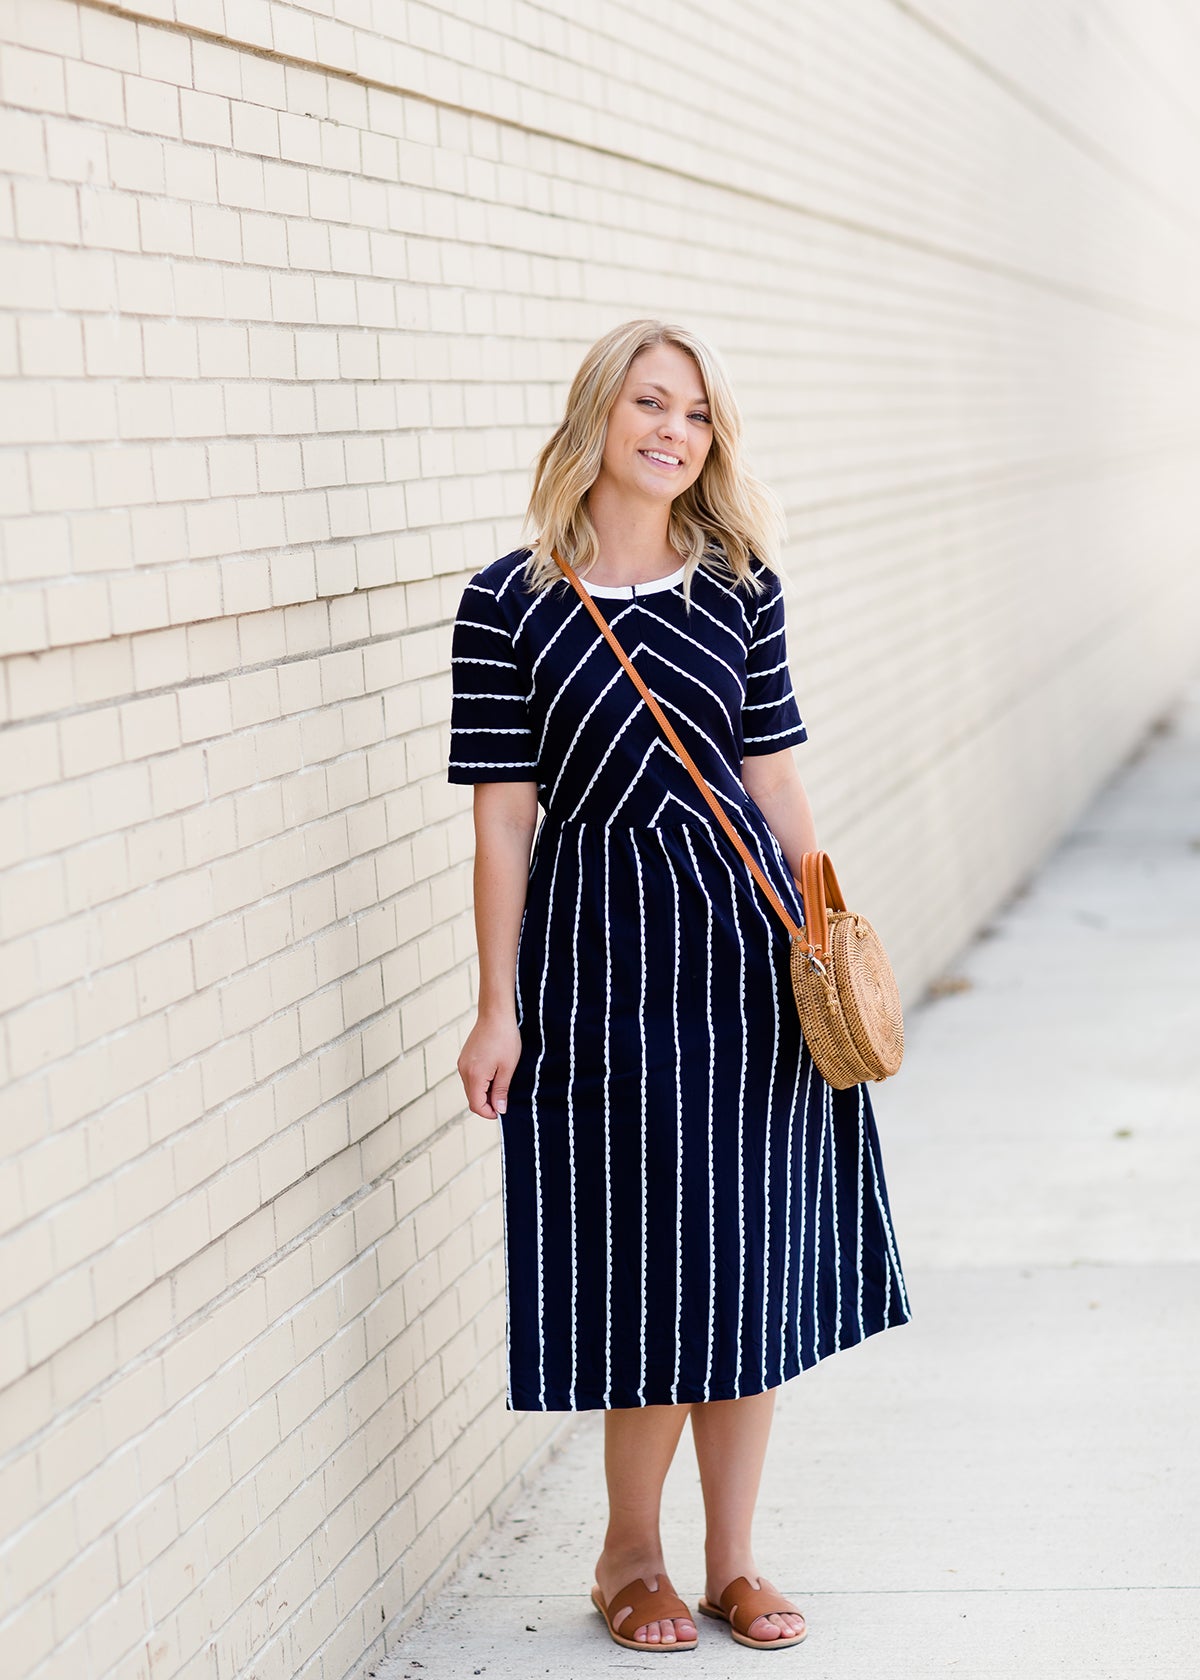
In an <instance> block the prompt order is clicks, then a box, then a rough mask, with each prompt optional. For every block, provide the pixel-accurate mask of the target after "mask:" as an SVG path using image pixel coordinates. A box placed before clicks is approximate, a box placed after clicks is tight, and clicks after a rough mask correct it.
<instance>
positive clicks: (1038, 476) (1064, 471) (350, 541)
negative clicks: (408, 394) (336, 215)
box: [0, 427, 1194, 739]
mask: <svg viewBox="0 0 1200 1680" xmlns="http://www.w3.org/2000/svg"><path fill="white" fill-rule="evenodd" d="M412 430H413V431H414V432H428V431H429V430H430V428H428V427H425V428H413V429H412ZM434 430H435V431H436V430H437V428H435V429H434ZM297 435H301V434H297ZM317 435H322V436H323V435H324V434H317ZM346 435H347V436H351V435H353V434H346ZM368 435H370V436H377V435H391V434H377V433H374V432H372V433H370V434H368ZM131 441H132V440H131ZM144 441H145V440H137V442H138V446H139V447H140V446H142V445H143V443H144ZM155 441H156V442H158V443H159V444H162V443H170V442H173V441H176V440H173V439H158V440H150V442H151V443H153V442H155ZM179 441H183V440H179ZM198 441H199V442H201V443H202V444H208V443H217V444H219V443H222V442H224V441H226V440H225V439H222V438H206V439H202V440H198ZM12 447H14V448H19V447H25V446H17V445H14V446H12ZM29 447H34V446H29ZM62 447H63V448H64V449H65V448H68V447H70V446H68V445H63V446H62ZM1192 447H1194V445H1192V444H1189V442H1188V439H1187V432H1186V431H1185V430H1182V431H1180V432H1179V433H1178V434H1177V435H1176V434H1172V435H1171V436H1169V437H1167V438H1164V439H1161V440H1159V441H1157V442H1154V443H1151V444H1148V445H1145V446H1143V447H1140V448H1130V449H1124V450H1119V451H1118V450H1109V451H1108V452H1107V453H1105V452H1101V451H1099V450H1093V451H1091V452H1089V453H1088V454H1086V455H1084V454H1079V453H1075V454H1070V455H1064V456H1061V457H1060V458H1059V459H1058V461H1057V462H1056V463H1054V464H1053V465H1047V463H1046V456H1045V454H1044V453H1043V454H1039V455H1037V456H1030V457H1029V458H1028V460H1027V461H1026V462H1024V463H1022V464H1021V465H1018V466H1015V467H1013V466H1000V467H991V466H982V467H980V468H976V469H969V470H968V471H966V472H957V473H953V474H945V473H942V474H939V475H936V476H926V477H925V478H923V479H921V480H920V481H918V482H917V483H916V484H915V485H914V484H912V483H911V482H905V483H901V484H895V485H890V486H885V487H884V488H881V489H879V490H874V491H866V492H856V493H855V495H854V496H853V497H849V496H837V497H830V498H827V499H825V500H820V501H808V502H804V503H790V504H787V506H786V509H785V511H786V512H787V513H788V514H789V515H790V516H791V515H794V516H806V515H810V514H812V513H814V512H820V511H821V510H822V509H825V508H838V507H843V506H845V507H851V508H853V507H858V506H860V505H863V504H867V503H871V502H886V501H887V499H888V498H894V497H897V496H911V495H913V494H920V493H923V492H925V491H927V490H928V489H929V488H930V487H938V486H945V487H947V488H948V489H949V490H951V492H952V494H951V495H950V496H949V497H948V498H947V500H945V501H943V502H940V503H937V504H929V506H930V508H931V509H932V508H933V507H944V506H948V505H956V502H961V501H962V500H963V499H964V497H966V496H968V495H969V496H971V497H977V496H978V492H979V487H980V485H981V484H990V485H995V486H1004V485H1005V484H1011V485H1015V486H1018V487H1019V486H1021V485H1022V484H1034V485H1055V484H1065V483H1073V482H1078V481H1079V480H1080V479H1081V478H1086V477H1087V476H1088V475H1089V474H1091V475H1093V476H1095V475H1097V474H1107V473H1109V472H1111V471H1113V470H1114V469H1120V468H1122V467H1131V468H1135V467H1136V466H1137V465H1138V464H1139V463H1145V462H1154V461H1156V460H1160V459H1163V458H1164V457H1170V456H1171V455H1173V454H1175V453H1177V452H1180V451H1183V450H1186V449H1188V448H1192ZM518 470H521V471H524V470H525V469H518V468H516V467H511V468H503V469H500V471H501V473H502V474H506V473H514V474H515V473H516V472H517V471H518ZM453 476H462V477H472V476H486V477H493V476H495V475H494V474H484V475H477V474H476V475H471V474H465V475H453ZM422 482H424V481H422ZM958 486H962V490H961V493H960V494H959V495H958V496H957V497H956V496H954V494H953V491H954V489H955V488H957V487H958ZM390 487H392V486H391V485H390V484H389V481H387V480H377V481H375V482H374V484H372V485H369V486H360V485H345V486H321V487H317V488H315V489H300V490H295V491H261V492H257V493H254V492H251V493H250V494H248V495H247V496H241V497H224V496H217V497H194V498H192V499H191V501H190V502H187V503H183V502H171V503H162V504H155V503H145V504H141V503H139V504H138V506H139V507H142V506H144V507H147V508H149V507H154V506H158V505H161V506H165V507H183V506H196V505H201V504H205V503H207V502H210V501H245V500H251V499H253V497H254V495H255V494H258V495H262V496H275V497H279V498H280V499H286V498H287V497H288V496H291V495H319V494H321V493H322V492H323V491H324V490H328V489H349V490H354V489H363V488H367V489H369V488H390ZM105 511H109V510H105V509H95V508H78V509H74V510H58V511H57V512H56V513H55V514H48V515H46V516H45V517H63V518H71V517H76V516H78V517H85V516H87V515H90V514H93V513H97V512H105ZM111 511H113V512H116V513H120V512H122V511H129V509H121V508H116V509H113V510H111ZM21 517H25V516H21ZM28 517H41V516H36V515H30V516H28ZM479 523H481V524H488V525H490V524H492V523H494V520H492V519H483V520H480V521H479ZM861 523H863V522H861V521H856V522H847V523H844V524H843V525H842V526H841V527H840V528H841V529H853V528H856V527H857V525H859V524H861ZM441 529H443V527H442V526H441V525H440V524H439V525H427V526H420V525H418V526H407V527H404V528H403V529H395V530H391V531H384V532H360V533H358V534H357V535H355V536H346V537H327V538H318V539H315V540H314V541H312V542H311V543H304V544H297V545H296V546H295V548H288V547H284V548H279V547H269V548H259V549H245V550H239V551H238V553H237V554H236V555H234V554H226V555H202V556H197V557H196V558H195V559H194V560H192V559H189V560H176V561H166V562H164V563H162V564H160V565H150V566H144V567H139V568H137V572H139V573H140V572H144V573H146V574H148V575H150V576H153V577H164V576H171V575H183V574H185V573H186V571H187V568H188V567H189V566H198V565H228V564H229V563H230V562H231V561H234V562H236V561H238V560H242V559H245V560H247V561H251V560H260V559H267V560H270V559H273V558H276V557H279V558H286V557H288V556H289V555H292V554H295V553H309V552H311V553H313V554H314V555H316V554H320V553H325V552H329V551H331V550H334V549H337V548H344V547H346V546H347V545H350V546H354V545H356V544H358V543H365V544H369V543H374V542H387V541H389V540H393V539H395V538H397V537H401V538H403V537H406V536H409V535H412V534H414V533H415V534H418V535H420V534H421V533H433V532H437V531H439V530H441ZM801 540H803V539H801ZM132 575H135V573H134V571H133V569H131V568H126V569H125V570H122V571H106V572H86V573H76V572H62V573H57V574H55V575H54V576H53V577H49V578H34V579H16V580H14V581H12V582H7V583H4V584H3V585H0V587H2V588H3V589H4V590H5V591H7V592H15V593H20V592H29V593H32V592H35V591H42V592H43V593H46V594H49V593H51V592H52V591H53V590H55V589H59V588H66V589H70V588H72V587H74V586H75V585H76V584H79V585H83V584H86V583H87V582H89V581H91V580H93V579H101V580H110V581H111V580H116V579H126V578H128V577H130V576H132ZM470 575H471V573H470V571H469V569H467V570H463V571H455V572H435V573H433V574H431V576H429V577H417V578H400V579H397V580H396V581H395V582H391V583H379V584H375V583H371V584H365V585H364V584H355V585H354V586H353V587H352V588H350V589H343V590H339V591H337V592H336V593H328V594H317V595H316V596H314V597H313V598H312V599H311V600H304V601H289V602H285V603H283V604H281V605H279V606H270V607H258V608H255V609H253V611H250V612H236V611H235V612H229V613H219V614H214V615H213V616H212V617H209V618H193V619H187V620H183V621H181V622H180V623H178V624H165V625H155V626H153V627H152V628H150V629H146V630H132V631H130V630H123V631H118V632H115V633H114V634H113V635H111V636H107V637H99V638H97V639H96V640H95V641H90V642H56V643H53V644H52V645H50V646H47V647H44V648H35V649H28V650H25V651H24V652H22V651H13V652H12V653H9V654H5V655H3V656H0V660H2V659H24V658H41V657H44V656H52V655H54V654H57V653H61V652H64V651H66V650H68V649H71V648H85V647H97V646H107V645H110V644H111V643H113V642H116V641H119V640H130V641H132V640H133V639H134V638H136V637H139V636H160V635H167V634H169V633H170V632H171V631H174V630H181V631H185V632H186V631H187V630H188V629H189V628H190V627H191V626H192V625H193V624H197V625H198V624H217V623H224V622H226V621H227V620H229V619H239V618H252V617H256V616H258V615H259V614H261V613H272V612H275V613H278V612H288V611H289V610H291V609H293V608H297V607H301V608H302V607H308V606H313V605H314V604H316V603H319V602H322V601H338V600H345V599H347V598H348V597H349V596H352V595H365V596H370V595H371V593H372V592H373V591H375V590H377V589H397V588H409V587H417V586H420V585H422V584H429V583H436V582H437V581H438V579H439V578H448V577H462V578H466V577H469V576H470ZM450 622H451V621H450V620H448V619H439V620H436V621H434V622H433V623H430V624H424V625H421V624H418V625H405V626H403V627H402V628H400V629H398V630H395V631H390V632H387V633H386V635H380V636H374V637H368V638H357V640H356V641H354V642H348V643H337V644H336V645H334V646H332V647H330V648H326V649H323V650H319V652H318V651H314V652H313V653H311V654H297V655H288V656H286V657H281V658H280V659H278V660H274V661H266V662H260V663H259V664H256V665H255V666H253V667H249V666H247V667H245V669H247V670H250V669H255V670H258V669H263V668H269V667H270V666H271V665H273V664H274V665H282V664H284V663H291V662H293V661H294V660H295V659H299V658H305V657H308V658H315V657H320V656H321V654H323V653H334V652H339V651H342V649H343V648H352V647H354V646H359V645H361V646H363V647H366V646H369V645H371V644H372V643H373V642H378V641H380V640H385V639H388V638H396V637H400V636H404V635H408V634H414V633H417V632H420V631H422V630H428V629H437V628H441V627H443V626H444V625H446V624H448V623H450ZM241 669H243V668H242V667H233V666H231V667H229V668H228V669H227V670H226V671H224V672H223V673H221V676H223V677H225V678H228V677H229V676H231V675H234V674H236V673H237V672H239V671H240V670H241ZM215 680H219V678H218V677H211V678H208V677H197V678H188V679H186V680H185V681H184V682H180V683H177V684H173V685H171V687H172V688H176V689H178V688H183V687H186V686H190V685H191V684H192V683H193V682H195V683H200V682H206V681H215ZM415 680H418V681H424V680H426V679H424V678H418V679H415ZM168 692H171V689H164V688H162V687H161V686H160V687H159V688H156V689H153V690H150V689H146V690H132V691H130V692H129V693H128V694H126V695H125V696H124V697H123V698H124V700H126V701H128V700H134V699H140V698H142V697H143V695H149V694H151V693H153V694H161V693H168ZM371 692H376V691H371ZM378 692H383V691H382V690H380V691H378ZM115 703H116V701H115V699H113V700H99V701H94V702H83V703H82V704H81V705H80V706H78V707H75V708H72V709H71V710H68V711H60V712H57V713H54V714H50V713H35V714H32V715H31V716H30V717H27V718H26V717H22V718H12V719H9V720H7V721H6V722H4V723H0V731H2V730H3V729H4V728H15V727H20V726H21V725H23V724H27V723H32V722H37V721H41V720H43V719H45V718H49V717H50V716H55V717H60V716H74V715H76V714H77V713H80V712H85V711H91V710H94V709H96V708H97V707H100V706H104V705H112V704H115ZM221 738H223V737H206V739H221Z"/></svg>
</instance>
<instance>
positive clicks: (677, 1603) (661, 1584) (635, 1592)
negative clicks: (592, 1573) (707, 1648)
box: [592, 1575, 754, 1655]
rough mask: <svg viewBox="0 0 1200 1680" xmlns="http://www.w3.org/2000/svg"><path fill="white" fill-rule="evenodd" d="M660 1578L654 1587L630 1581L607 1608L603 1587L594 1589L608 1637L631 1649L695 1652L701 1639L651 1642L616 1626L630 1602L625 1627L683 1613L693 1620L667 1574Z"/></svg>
mask: <svg viewBox="0 0 1200 1680" xmlns="http://www.w3.org/2000/svg"><path fill="white" fill-rule="evenodd" d="M657 1579H658V1585H657V1587H655V1588H653V1589H651V1588H650V1587H648V1586H647V1585H646V1583H645V1581H643V1580H640V1579H639V1580H637V1581H630V1583H629V1585H628V1586H627V1587H622V1588H621V1590H620V1592H618V1593H614V1594H613V1596H612V1597H611V1598H610V1599H609V1601H608V1605H607V1608H606V1607H605V1603H604V1599H603V1597H602V1596H601V1593H600V1588H599V1587H593V1588H592V1603H593V1604H594V1605H595V1606H596V1608H597V1610H599V1612H600V1614H601V1615H602V1616H603V1617H604V1623H605V1626H606V1627H607V1628H608V1637H609V1638H610V1639H611V1640H612V1641H613V1643H614V1644H616V1645H623V1646H624V1647H625V1649H626V1650H627V1651H655V1652H662V1653H663V1654H664V1655H665V1653H666V1652H668V1651H694V1650H695V1649H696V1646H697V1645H698V1644H699V1643H700V1641H699V1640H698V1639H675V1640H672V1641H670V1642H669V1643H668V1644H665V1645H664V1644H662V1643H661V1642H660V1641H655V1642H654V1643H651V1641H650V1640H648V1639H626V1638H625V1636H624V1634H621V1633H618V1632H617V1631H616V1629H615V1628H614V1627H613V1617H614V1616H618V1615H620V1613H621V1611H622V1610H624V1609H625V1607H626V1605H628V1606H629V1614H628V1616H626V1617H625V1618H624V1620H623V1621H622V1623H621V1626H622V1627H628V1628H633V1629H634V1630H635V1631H636V1629H638V1628H640V1627H645V1626H646V1624H647V1623H648V1622H671V1621H676V1620H678V1619H679V1618H680V1617H682V1616H686V1617H687V1619H688V1621H689V1622H690V1621H694V1620H695V1618H694V1617H693V1615H692V1612H691V1611H690V1610H689V1609H688V1607H687V1605H686V1604H685V1603H684V1602H683V1600H682V1599H681V1598H680V1597H679V1594H678V1593H677V1592H676V1591H675V1589H674V1587H673V1586H672V1585H671V1583H670V1581H668V1580H667V1577H666V1576H665V1575H659V1576H658V1578H657ZM750 1643H751V1644H753V1643H754V1641H753V1640H751V1641H750Z"/></svg>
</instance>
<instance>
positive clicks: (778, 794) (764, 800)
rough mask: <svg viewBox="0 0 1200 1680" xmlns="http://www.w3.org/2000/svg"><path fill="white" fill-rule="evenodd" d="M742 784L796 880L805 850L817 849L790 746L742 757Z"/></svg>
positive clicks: (810, 809)
mask: <svg viewBox="0 0 1200 1680" xmlns="http://www.w3.org/2000/svg"><path fill="white" fill-rule="evenodd" d="M742 786H743V787H744V788H745V790H746V792H747V793H748V794H749V795H750V797H751V799H753V801H754V803H755V804H756V805H757V806H758V808H759V810H760V811H761V812H762V814H763V816H764V817H765V818H766V819H767V827H768V828H769V829H770V830H771V833H772V834H773V835H774V836H775V838H776V840H778V842H779V844H780V846H781V847H782V849H783V855H784V857H785V858H786V859H787V866H788V868H789V869H790V870H791V872H792V877H793V879H797V878H798V877H799V874H800V859H801V858H802V857H803V855H804V853H805V852H815V851H816V849H817V828H816V823H815V822H814V820H813V814H812V806H811V805H810V804H809V802H808V794H807V793H806V792H805V791H804V783H803V782H802V781H801V780H800V772H799V771H798V770H797V769H796V761H795V759H794V758H793V757H792V749H791V747H785V748H784V750H783V751H782V752H773V753H755V754H752V755H751V756H750V757H749V758H744V759H743V760H742Z"/></svg>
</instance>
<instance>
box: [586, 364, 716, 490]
mask: <svg viewBox="0 0 1200 1680" xmlns="http://www.w3.org/2000/svg"><path fill="white" fill-rule="evenodd" d="M711 414H712V411H711V409H710V408H709V404H708V394H707V392H706V391H705V389H704V381H703V380H702V379H701V377H700V370H699V368H698V367H697V366H696V364H695V362H694V361H693V360H692V358H691V357H690V356H689V355H688V354H687V352H686V350H681V349H680V348H679V346H678V345H676V344H654V345H651V346H650V348H649V349H648V350H643V351H642V352H641V354H640V355H638V356H635V357H634V359H633V361H632V362H631V363H630V364H629V371H628V373H626V375H625V382H624V384H623V385H622V386H621V389H620V391H619V392H618V393H617V397H616V401H615V402H614V403H613V405H612V409H611V411H610V413H609V416H608V429H607V431H606V433H605V438H604V455H603V458H602V460H601V463H600V471H599V473H598V474H597V477H596V482H597V484H598V485H599V484H603V485H604V488H605V489H606V490H618V491H619V492H620V493H621V494H622V495H628V496H634V497H637V498H639V499H649V500H652V501H657V502H672V501H674V499H675V497H676V496H679V495H681V494H682V493H683V491H685V490H686V489H687V488H688V486H689V485H690V484H694V483H695V482H696V480H697V478H699V476H700V469H701V468H702V467H703V465H704V462H705V459H706V457H707V455H708V452H709V449H710V448H711V447H712V439H713V430H712V418H711Z"/></svg>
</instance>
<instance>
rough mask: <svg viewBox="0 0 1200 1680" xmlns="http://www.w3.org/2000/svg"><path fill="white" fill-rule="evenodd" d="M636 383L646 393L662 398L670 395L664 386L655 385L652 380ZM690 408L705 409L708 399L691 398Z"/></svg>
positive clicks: (642, 380) (641, 380)
mask: <svg viewBox="0 0 1200 1680" xmlns="http://www.w3.org/2000/svg"><path fill="white" fill-rule="evenodd" d="M638 383H639V384H640V385H644V386H645V387H646V389H647V390H648V391H658V392H660V393H661V395H662V396H664V397H669V396H670V395H671V393H670V391H668V390H667V387H666V386H665V385H656V384H655V382H654V380H653V379H640V380H639V381H638ZM692 407H693V408H696V407H699V408H707V407H708V398H707V397H693V398H692Z"/></svg>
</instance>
